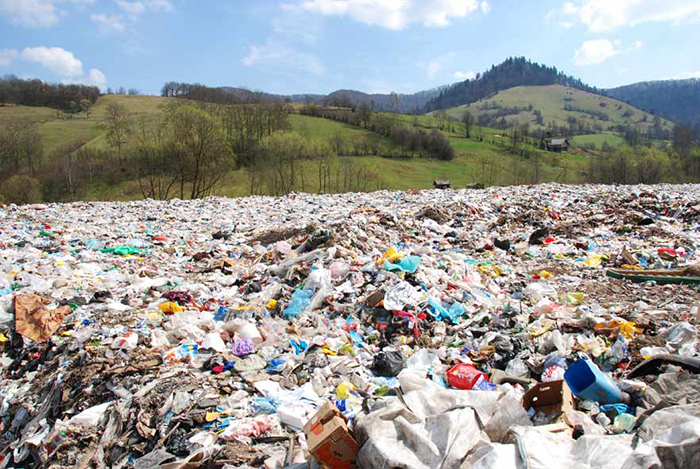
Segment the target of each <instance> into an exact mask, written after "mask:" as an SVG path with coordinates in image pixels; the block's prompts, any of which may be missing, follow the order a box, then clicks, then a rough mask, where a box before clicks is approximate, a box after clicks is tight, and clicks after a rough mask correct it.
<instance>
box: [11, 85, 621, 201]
mask: <svg viewBox="0 0 700 469" xmlns="http://www.w3.org/2000/svg"><path fill="white" fill-rule="evenodd" d="M171 99H174V98H161V97H154V96H114V95H107V96H102V97H100V98H99V100H98V101H97V102H96V104H95V105H94V106H93V107H92V109H91V110H90V113H89V116H88V115H85V114H84V113H80V114H74V115H71V114H65V113H63V112H60V111H56V110H53V109H48V108H41V107H25V106H8V107H2V108H0V122H2V121H5V122H9V121H10V120H13V119H20V118H21V119H28V120H31V121H32V122H35V123H37V125H38V129H39V133H40V135H41V137H42V139H43V141H44V142H43V143H44V148H45V158H47V159H48V158H51V156H52V151H53V150H55V149H57V148H59V147H62V146H65V145H68V144H72V143H75V142H78V141H82V142H86V143H85V146H84V148H87V149H102V150H106V149H108V145H107V142H106V139H105V134H104V132H105V125H104V123H103V118H104V116H105V115H106V109H107V106H108V105H109V104H110V103H119V104H122V105H123V106H125V107H126V108H127V110H128V112H129V115H130V117H132V118H135V119H138V118H142V117H146V118H148V117H149V116H152V117H153V118H155V117H156V116H159V115H160V114H161V113H162V112H163V111H164V108H165V106H166V105H167V103H168V102H169V100H171ZM452 112H454V111H452ZM375 118H377V119H385V120H391V121H392V122H395V123H396V124H399V125H403V126H406V127H409V128H417V129H420V130H424V131H426V132H430V131H434V130H436V129H437V130H439V131H441V132H442V133H443V134H444V135H445V136H447V137H448V139H449V142H450V144H451V146H452V147H453V148H454V150H455V156H454V159H453V160H451V161H440V160H436V159H432V158H420V157H399V156H398V155H399V154H400V152H399V150H398V147H397V144H396V142H394V141H393V140H391V139H390V138H387V137H384V136H381V135H380V134H378V133H375V132H372V131H370V130H367V129H364V128H361V127H356V126H353V125H349V124H345V123H341V122H337V121H335V120H329V119H324V118H320V117H311V116H306V115H301V114H298V113H296V112H295V113H292V114H291V115H289V117H288V122H289V130H290V131H292V132H295V133H298V134H299V135H301V136H303V137H305V138H306V139H308V140H312V141H316V142H322V143H326V144H329V145H330V146H331V147H332V148H334V149H335V148H337V145H338V144H339V145H341V147H340V148H341V151H340V155H341V157H340V158H339V164H340V166H339V167H340V168H341V169H340V170H341V171H344V170H345V169H342V168H348V167H353V168H364V171H366V172H367V174H370V173H371V177H372V186H371V188H373V189H379V188H382V189H399V190H405V189H427V188H431V187H432V183H433V180H435V179H449V180H451V181H452V182H453V185H454V187H464V186H465V185H466V184H470V183H483V184H485V185H494V184H495V185H509V184H522V183H535V182H542V181H559V182H569V183H576V182H583V181H584V180H585V171H586V165H587V162H588V160H587V158H586V157H580V156H576V155H557V154H552V153H547V152H535V154H536V155H537V156H536V160H532V159H526V158H522V157H518V156H515V155H513V154H511V153H509V152H508V151H507V149H506V148H504V146H503V144H502V143H501V142H500V141H499V138H497V136H498V135H499V133H501V132H500V131H498V130H496V129H490V128H484V129H482V130H481V134H482V135H483V136H484V138H483V141H478V140H476V139H466V138H464V127H463V126H462V125H461V124H459V123H456V122H454V121H451V120H449V119H445V118H444V116H440V117H435V116H429V115H425V116H413V115H404V114H393V113H375ZM613 137H614V136H613ZM338 142H340V143H338ZM367 148H371V150H370V151H367ZM301 168H302V171H303V172H304V173H305V174H306V175H307V177H306V178H305V180H306V186H305V190H306V191H308V192H315V191H317V190H318V187H317V185H318V184H317V177H316V175H317V173H318V166H317V163H316V162H313V161H308V162H303V163H302V165H301ZM249 175H250V174H249V173H248V170H247V169H246V168H240V169H232V170H231V171H230V172H229V174H228V177H227V181H226V184H224V185H223V186H222V187H221V189H220V190H219V191H217V193H218V194H221V195H228V196H243V195H248V194H249V182H248V181H249ZM80 197H81V198H83V199H88V200H98V199H138V198H140V197H142V195H141V192H140V189H139V184H138V181H136V180H132V179H128V178H125V179H122V180H119V181H117V182H116V183H106V182H104V181H103V182H99V181H96V182H94V183H93V184H91V185H90V186H89V187H86V188H85V189H84V190H83V192H82V193H81V194H80Z"/></svg>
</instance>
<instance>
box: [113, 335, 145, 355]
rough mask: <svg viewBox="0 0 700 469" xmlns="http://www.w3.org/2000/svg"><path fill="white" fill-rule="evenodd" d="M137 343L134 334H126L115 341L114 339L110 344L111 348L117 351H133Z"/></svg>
mask: <svg viewBox="0 0 700 469" xmlns="http://www.w3.org/2000/svg"><path fill="white" fill-rule="evenodd" d="M138 343H139V335H138V334H137V333H136V332H131V331H129V332H126V333H124V334H122V335H120V336H119V337H117V338H116V339H114V342H112V348H114V349H117V348H120V349H124V350H133V349H135V348H136V346H137V345H138Z"/></svg>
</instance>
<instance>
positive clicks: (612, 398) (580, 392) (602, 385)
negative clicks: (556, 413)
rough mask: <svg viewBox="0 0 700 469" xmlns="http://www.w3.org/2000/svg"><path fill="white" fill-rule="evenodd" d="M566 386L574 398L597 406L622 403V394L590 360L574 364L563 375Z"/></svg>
mask: <svg viewBox="0 0 700 469" xmlns="http://www.w3.org/2000/svg"><path fill="white" fill-rule="evenodd" d="M564 379H565V380H566V384H568V385H569V388H570V389H571V392H572V393H574V394H575V395H576V396H578V397H581V398H583V399H588V400H589V401H595V402H598V403H599V404H617V403H618V402H622V392H621V391H620V388H618V387H617V384H615V382H613V380H611V379H610V378H609V377H608V376H607V375H606V374H605V373H603V372H602V371H600V368H598V367H597V366H596V364H595V363H593V362H591V361H590V360H586V359H582V360H578V361H576V362H574V364H573V365H571V366H570V367H569V369H568V370H566V373H564Z"/></svg>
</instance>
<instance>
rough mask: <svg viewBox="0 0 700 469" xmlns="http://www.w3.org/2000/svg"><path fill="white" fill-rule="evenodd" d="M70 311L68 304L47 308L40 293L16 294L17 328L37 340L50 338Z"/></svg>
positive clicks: (26, 335) (25, 335)
mask: <svg viewBox="0 0 700 469" xmlns="http://www.w3.org/2000/svg"><path fill="white" fill-rule="evenodd" d="M70 313H71V309H70V306H67V305H66V306H61V307H60V308H56V309H47V308H46V307H45V306H44V304H43V302H42V301H41V297H40V296H39V295H16V296H15V330H16V331H17V332H18V333H20V334H22V335H23V336H24V337H27V338H29V339H32V340H35V341H37V342H45V341H47V340H49V339H50V338H51V336H52V335H53V334H54V332H56V330H57V329H58V328H59V327H60V326H61V323H62V322H63V319H65V317H66V316H68V315H69V314H70Z"/></svg>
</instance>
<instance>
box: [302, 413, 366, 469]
mask: <svg viewBox="0 0 700 469" xmlns="http://www.w3.org/2000/svg"><path fill="white" fill-rule="evenodd" d="M304 433H305V434H306V441H307V443H308V445H309V452H310V453H311V455H312V456H313V457H314V459H315V460H316V461H317V462H318V463H319V464H320V465H321V466H323V467H325V468H329V469H350V468H354V467H355V458H356V457H357V451H358V449H359V448H358V445H357V441H355V438H353V436H352V435H351V434H350V430H349V429H348V424H347V418H346V417H345V416H344V415H343V414H342V413H341V412H340V411H339V410H338V408H337V407H336V406H335V405H334V404H333V403H332V402H326V403H325V404H323V406H321V408H320V409H318V411H317V412H316V414H315V415H314V416H313V417H311V419H310V420H309V421H308V422H306V424H305V425H304Z"/></svg>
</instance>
